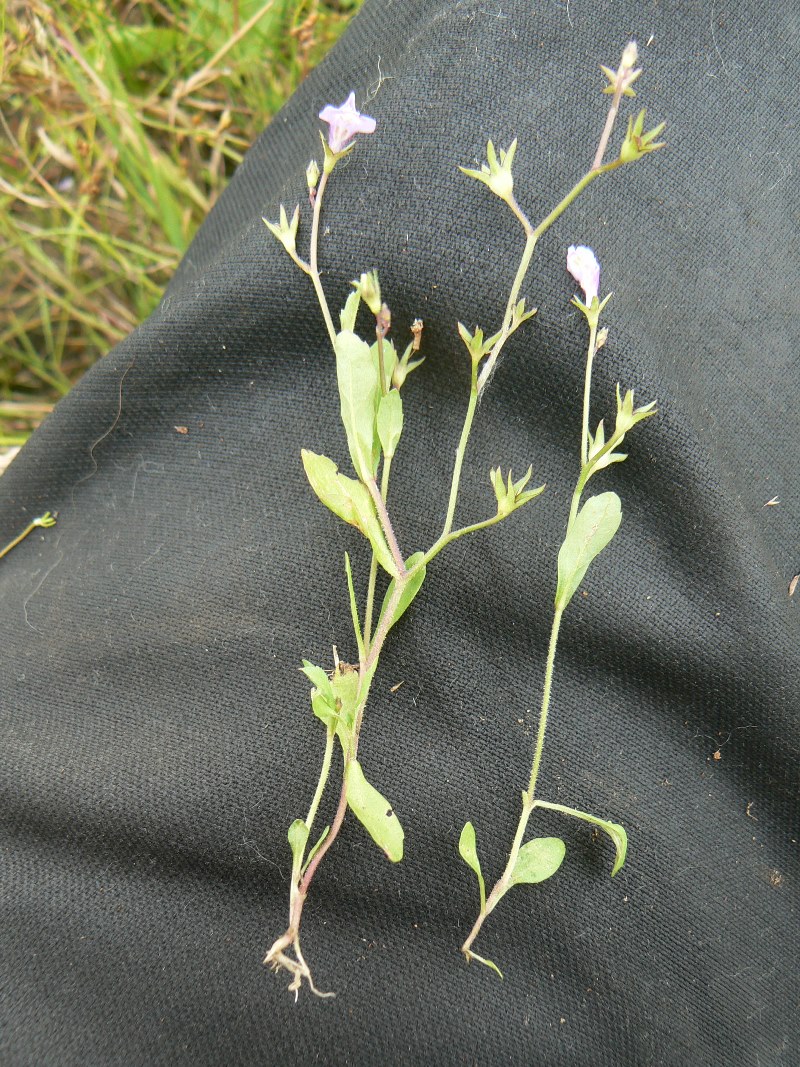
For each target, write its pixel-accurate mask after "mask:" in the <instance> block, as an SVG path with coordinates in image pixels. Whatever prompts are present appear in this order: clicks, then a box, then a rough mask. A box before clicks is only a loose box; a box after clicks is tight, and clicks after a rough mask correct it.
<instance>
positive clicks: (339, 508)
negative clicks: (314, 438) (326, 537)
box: [300, 448, 363, 532]
mask: <svg viewBox="0 0 800 1067" xmlns="http://www.w3.org/2000/svg"><path fill="white" fill-rule="evenodd" d="M300 455H301V457H302V459H303V467H304V468H305V472H306V477H307V478H308V481H309V483H310V485H311V488H312V489H313V490H314V492H315V493H316V494H317V496H318V497H319V499H320V500H321V501H322V503H323V504H324V505H325V507H326V508H330V510H331V511H332V512H333V514H334V515H338V516H339V518H340V519H344V521H345V522H349V523H350V525H351V526H357V527H358V526H359V521H358V515H357V513H356V509H355V505H354V504H353V498H352V495H351V493H350V491H349V487H348V485H347V481H351V480H352V479H347V480H345V477H344V475H342V474H339V468H338V467H337V466H336V464H335V463H334V462H333V460H332V459H328V457H327V456H318V455H317V453H316V452H309V450H308V449H307V448H304V449H303V450H302V451H301V453H300ZM356 484H359V483H356ZM359 528H360V527H359ZM362 532H363V531H362Z"/></svg>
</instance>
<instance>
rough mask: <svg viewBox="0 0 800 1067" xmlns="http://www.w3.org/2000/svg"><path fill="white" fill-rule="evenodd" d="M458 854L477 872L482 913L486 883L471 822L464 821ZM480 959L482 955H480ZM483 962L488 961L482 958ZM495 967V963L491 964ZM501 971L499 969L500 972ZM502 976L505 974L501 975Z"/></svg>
mask: <svg viewBox="0 0 800 1067" xmlns="http://www.w3.org/2000/svg"><path fill="white" fill-rule="evenodd" d="M458 854H459V856H461V858H462V860H463V861H464V863H466V865H467V866H468V867H469V868H470V869H471V870H473V871H474V872H475V875H476V876H477V879H478V888H479V890H480V894H481V914H483V910H484V908H485V907H486V885H485V884H484V881H483V873H482V871H481V864H480V860H479V859H478V845H477V842H476V841H475V827H474V826H473V825H472V823H471V822H467V823H464V829H463V830H462V831H461V837H460V838H459V839H458ZM478 958H479V959H480V957H478ZM481 962H482V963H485V962H487V961H486V960H481ZM491 966H492V967H494V964H491ZM499 973H500V972H499V971H498V974H499ZM500 977H501V978H502V977H503V976H502V975H500Z"/></svg>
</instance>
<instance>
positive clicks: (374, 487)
mask: <svg viewBox="0 0 800 1067" xmlns="http://www.w3.org/2000/svg"><path fill="white" fill-rule="evenodd" d="M364 484H365V485H366V487H367V489H368V490H369V493H370V496H371V497H372V501H373V503H374V504H375V510H376V511H377V513H378V518H379V519H380V522H381V527H382V529H383V532H384V534H385V535H386V542H387V544H388V545H389V551H390V552H391V553H392V559H393V560H394V565H395V567H396V568H397V574H398V576H400V577H402V576H403V575H404V574H405V573H406V564H405V560H404V559H403V553H402V552H401V551H400V546H399V544H398V543H397V537H396V536H395V532H394V527H393V526H392V520H391V519H390V518H389V512H388V511H387V510H386V501H385V500H384V499H383V496H382V494H381V491H380V489H379V488H378V483H377V482H376V481H375V479H374V478H369V479H367V480H365V482H364Z"/></svg>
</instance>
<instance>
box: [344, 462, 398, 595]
mask: <svg viewBox="0 0 800 1067" xmlns="http://www.w3.org/2000/svg"><path fill="white" fill-rule="evenodd" d="M339 477H340V478H342V479H343V480H344V481H346V482H347V483H348V492H349V493H350V494H351V499H352V501H353V506H354V507H355V510H356V517H357V519H358V528H359V530H361V531H362V533H364V534H365V535H366V537H367V538H368V539H369V543H370V544H371V545H372V551H373V552H374V553H375V556H376V557H377V560H378V563H380V565H381V566H382V567H383V569H384V570H385V571H386V572H387V574H390V575H391V576H392V577H393V578H394V577H395V576H396V574H397V567H396V565H395V562H394V558H393V557H392V553H391V552H390V551H389V546H388V545H387V544H386V537H385V536H384V533H383V527H382V526H381V523H380V519H379V518H378V516H377V513H376V511H375V504H374V503H373V501H372V497H371V496H370V495H369V490H368V489H367V487H366V486H364V485H362V484H361V483H360V482H357V481H355V480H354V479H352V478H344V475H340V476H339Z"/></svg>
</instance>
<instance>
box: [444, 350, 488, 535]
mask: <svg viewBox="0 0 800 1067" xmlns="http://www.w3.org/2000/svg"><path fill="white" fill-rule="evenodd" d="M477 382H478V364H477V361H476V360H473V361H472V379H471V381H470V389H469V404H468V405H467V414H466V416H465V417H464V426H463V428H462V430H461V437H460V438H459V442H458V447H457V448H456V459H455V463H454V464H453V477H452V478H451V480H450V497H449V499H448V501H447V516H446V518H445V520H444V527H443V529H442V532H441V534H440V536H439V541H442V540H443V539H446V538H447V536H448V535H449V533H450V531H451V530H452V528H453V520H454V518H455V514H456V501H457V500H458V488H459V485H460V483H461V468H462V466H463V464H464V455H465V453H466V451H467V442H468V441H469V435H470V433H471V431H472V422H473V419H474V418H475V410H476V408H477V406H478V384H477ZM437 544H438V542H437ZM434 555H435V553H434Z"/></svg>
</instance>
